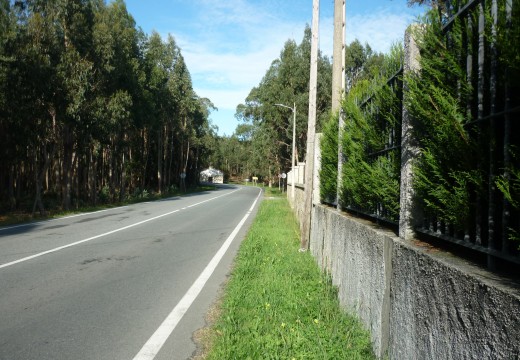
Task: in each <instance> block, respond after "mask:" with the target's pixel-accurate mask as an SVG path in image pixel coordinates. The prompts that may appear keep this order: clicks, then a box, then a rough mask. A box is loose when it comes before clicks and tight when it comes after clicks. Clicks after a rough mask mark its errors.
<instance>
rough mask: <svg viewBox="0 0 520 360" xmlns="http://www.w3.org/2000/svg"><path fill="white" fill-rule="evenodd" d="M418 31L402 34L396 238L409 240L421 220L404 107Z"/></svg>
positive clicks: (414, 146)
mask: <svg viewBox="0 0 520 360" xmlns="http://www.w3.org/2000/svg"><path fill="white" fill-rule="evenodd" d="M419 33H420V26H418V25H415V26H413V25H412V26H410V27H409V28H408V29H407V30H406V33H405V36H404V65H403V77H404V82H403V121H402V132H401V134H402V137H401V194H400V197H401V199H400V200H401V204H400V205H401V209H400V214H399V237H401V238H403V239H405V240H409V239H411V238H412V237H413V236H414V230H413V229H414V227H415V225H418V224H420V223H421V222H422V214H421V213H420V210H419V207H418V206H417V204H416V201H415V200H414V191H413V186H412V185H413V184H412V178H413V171H412V167H413V162H414V159H416V158H417V156H418V154H419V148H418V146H417V141H416V140H415V139H414V137H413V123H412V119H411V116H410V114H409V112H408V109H407V107H406V101H407V96H408V85H407V77H408V76H410V75H411V74H413V72H416V71H418V70H419V69H420V64H419V57H420V54H419V48H418V46H417V43H416V41H415V37H416V36H417V35H418V34H419Z"/></svg>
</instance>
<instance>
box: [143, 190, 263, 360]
mask: <svg viewBox="0 0 520 360" xmlns="http://www.w3.org/2000/svg"><path fill="white" fill-rule="evenodd" d="M261 194H262V190H260V192H259V194H258V196H257V197H256V199H255V201H254V202H253V205H251V207H250V208H249V210H248V211H247V213H246V214H245V215H244V217H243V218H242V220H240V222H239V223H238V225H237V226H236V227H235V229H234V230H233V232H232V233H231V234H230V235H229V237H228V238H227V239H226V241H225V242H224V244H222V246H221V247H220V249H219V250H218V251H217V253H216V254H215V256H213V258H212V259H211V261H210V262H209V263H208V265H207V266H206V268H205V269H204V270H203V271H202V273H201V274H200V275H199V277H198V278H197V280H195V282H194V283H193V285H191V287H190V288H189V289H188V291H187V292H186V294H184V296H183V297H182V299H181V300H180V301H179V303H178V304H177V305H176V306H175V307H174V308H173V310H172V312H171V313H170V314H169V315H168V316H167V317H166V319H164V321H163V322H162V324H161V325H160V326H159V328H158V329H157V330H156V331H155V332H154V333H153V335H152V336H151V337H150V339H148V341H147V342H146V344H144V345H143V347H142V348H141V350H140V351H139V353H138V354H137V355H136V356H135V357H134V359H133V360H153V359H154V358H155V357H156V356H157V354H158V353H159V351H160V350H161V348H162V347H163V345H164V343H166V340H167V339H168V337H169V336H170V335H171V333H172V332H173V330H174V329H175V328H176V327H177V324H178V323H179V321H181V319H182V317H183V316H184V314H186V312H187V311H188V309H189V308H190V306H191V304H192V303H193V301H195V299H196V298H197V296H198V295H199V293H200V292H201V291H202V288H203V287H204V285H206V282H207V281H208V280H209V278H210V276H211V275H212V274H213V272H214V271H215V269H216V268H217V265H218V264H219V263H220V260H222V258H223V257H224V255H225V254H226V252H227V250H228V248H229V246H230V245H231V243H232V242H233V240H234V239H235V237H236V236H237V234H238V232H239V231H240V229H241V228H242V226H243V225H244V223H245V222H246V220H247V218H248V217H249V215H251V213H252V212H253V209H254V207H255V205H256V203H257V202H258V199H260V195H261Z"/></svg>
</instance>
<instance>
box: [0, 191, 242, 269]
mask: <svg viewBox="0 0 520 360" xmlns="http://www.w3.org/2000/svg"><path fill="white" fill-rule="evenodd" d="M239 190H240V189H239ZM239 190H235V191H232V192H229V193H227V194H223V195H219V196H216V197H214V198H211V199H208V200H204V201H201V202H199V203H196V204H193V205H191V206H197V205H201V204H204V203H207V202H208V201H212V200H215V199H218V198H221V197H223V196H227V195H231V194H233V193H235V192H237V191H239ZM184 209H186V208H184ZM184 209H177V210H174V211H170V212H168V213H165V214H162V215H159V216H155V217H153V218H150V219H146V220H143V221H139V222H137V223H135V224H131V225H128V226H124V227H122V228H119V229H115V230H112V231H109V232H106V233H104V234H100V235H96V236H92V237H89V238H88V239H83V240H79V241H76V242H73V243H70V244H67V245H63V246H59V247H57V248H54V249H50V250H47V251H43V252H40V253H38V254H34V255H31V256H27V257H24V258H22V259H18V260H14V261H11V262H8V263H5V264H1V265H0V269H2V268H5V267H8V266H11V265H15V264H19V263H21V262H24V261H27V260H32V259H34V258H37V257H40V256H43V255H47V254H50V253H53V252H56V251H60V250H63V249H66V248H69V247H72V246H76V245H79V244H83V243H85V242H87V241H91V240H94V239H98V238H100V237H103V236H107V235H110V234H114V233H116V232H119V231H123V230H126V229H130V228H133V227H134V226H138V225H141V224H144V223H147V222H149V221H153V220H157V219H160V218H162V217H165V216H168V215H171V214H174V213H176V212H179V211H181V210H184Z"/></svg>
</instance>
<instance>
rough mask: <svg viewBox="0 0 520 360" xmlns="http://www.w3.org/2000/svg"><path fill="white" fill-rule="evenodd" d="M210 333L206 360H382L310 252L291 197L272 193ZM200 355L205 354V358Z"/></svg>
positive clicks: (243, 250) (244, 245)
mask: <svg viewBox="0 0 520 360" xmlns="http://www.w3.org/2000/svg"><path fill="white" fill-rule="evenodd" d="M266 195H267V196H266V199H265V200H264V201H263V202H262V204H261V206H260V209H259V211H258V215H257V217H256V219H255V221H254V223H253V224H252V226H251V229H250V231H249V233H248V236H247V238H246V239H245V240H244V242H243V243H242V245H241V248H240V251H239V254H238V255H237V259H236V264H235V268H234V270H233V272H232V275H231V278H230V280H229V282H228V284H227V285H226V288H225V294H224V295H223V298H222V299H221V301H220V302H219V303H218V305H217V306H218V307H219V309H218V310H215V309H213V310H212V311H213V312H214V313H217V314H218V317H217V320H215V323H214V324H213V325H212V326H211V328H210V329H209V334H205V335H204V336H203V339H204V340H203V341H204V342H205V344H204V346H205V347H206V349H205V351H204V356H202V358H203V359H219V360H221V359H375V357H374V355H373V353H372V350H371V344H370V338H369V335H368V333H367V332H366V331H364V330H363V329H362V327H361V325H360V323H359V322H358V321H357V320H356V319H355V318H353V317H351V316H349V315H347V314H345V313H343V312H342V311H341V309H340V306H339V303H338V300H337V292H336V288H335V287H334V286H332V284H331V281H330V279H329V278H327V276H325V275H323V274H322V273H321V272H320V270H319V269H318V267H317V266H316V263H315V261H314V259H313V258H312V256H311V255H310V254H309V252H305V253H301V252H298V248H299V229H298V225H297V223H296V220H295V218H294V215H293V213H292V211H291V209H290V207H289V205H288V203H287V201H286V200H285V199H284V198H282V197H280V196H279V195H278V196H277V195H276V193H274V192H270V193H268V194H266ZM199 358H200V357H199Z"/></svg>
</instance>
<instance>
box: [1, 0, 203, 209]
mask: <svg viewBox="0 0 520 360" xmlns="http://www.w3.org/2000/svg"><path fill="white" fill-rule="evenodd" d="M0 7H1V11H0V65H1V66H0V142H1V143H2V145H3V146H2V148H1V149H0V158H1V159H2V161H1V162H0V184H1V186H0V203H1V204H2V208H1V210H9V209H10V210H14V209H26V208H27V207H31V205H34V206H33V211H34V209H35V208H39V210H40V211H41V212H44V211H45V207H46V206H48V204H49V203H50V202H51V201H52V202H53V203H54V204H58V205H61V207H62V208H63V209H69V208H71V207H72V206H81V205H83V204H95V203H97V202H99V201H105V200H106V201H110V200H112V201H113V200H122V199H125V198H126V197H127V196H128V195H129V194H139V193H141V192H142V191H144V190H145V189H146V190H148V191H157V192H164V191H165V190H168V189H169V188H171V187H172V186H179V185H184V184H183V183H182V182H181V178H180V174H181V173H182V172H185V173H187V174H188V176H187V177H186V182H187V184H188V185H189V184H190V183H193V182H195V181H196V178H197V176H196V174H197V172H198V169H199V168H201V167H202V166H203V165H204V164H201V162H202V161H203V159H204V158H205V155H206V153H207V152H208V151H209V149H208V147H207V146H206V145H205V142H204V141H203V140H202V139H204V137H205V136H208V135H211V134H212V133H213V130H212V129H211V127H210V125H209V124H208V113H209V111H210V110H211V109H213V105H212V104H211V102H210V101H209V100H207V99H202V98H199V97H198V96H197V94H195V92H194V91H193V88H192V83H191V78H190V74H189V71H188V69H187V67H186V64H185V62H184V60H183V57H182V54H181V50H180V49H179V47H178V46H177V45H176V43H175V40H174V39H173V37H171V36H169V37H168V39H166V41H165V40H164V39H162V38H161V37H160V36H159V35H158V34H157V33H152V34H151V35H146V34H144V33H143V32H142V31H141V30H140V29H139V28H137V27H136V24H135V21H134V19H133V18H132V16H131V15H130V14H129V13H128V12H127V9H126V6H125V3H124V1H123V0H114V1H112V2H110V3H108V4H106V3H105V1H103V0H67V1H65V0H45V1H43V0H19V1H14V2H13V1H9V0H0Z"/></svg>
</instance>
